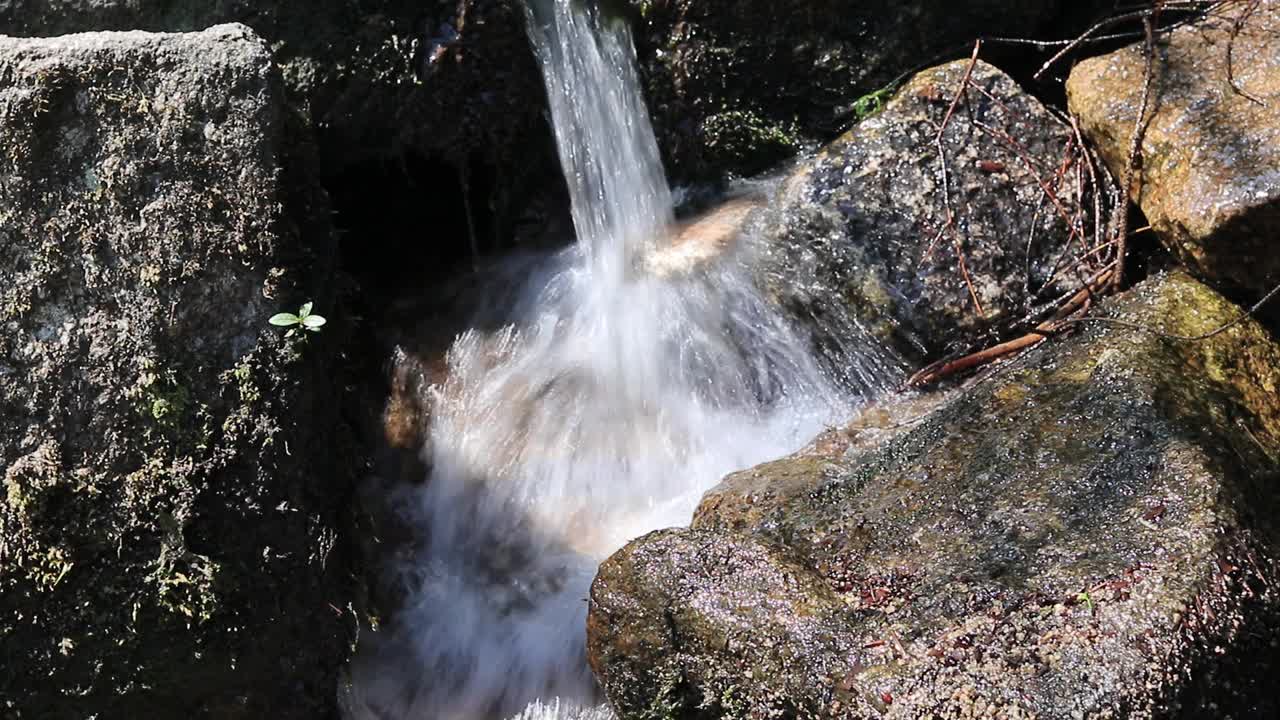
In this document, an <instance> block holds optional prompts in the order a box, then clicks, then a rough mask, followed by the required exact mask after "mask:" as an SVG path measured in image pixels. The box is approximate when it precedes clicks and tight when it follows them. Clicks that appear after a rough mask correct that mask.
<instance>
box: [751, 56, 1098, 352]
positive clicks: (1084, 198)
mask: <svg viewBox="0 0 1280 720" xmlns="http://www.w3.org/2000/svg"><path fill="white" fill-rule="evenodd" d="M969 69H970V63H969V62H968V61H957V62H953V63H949V64H946V65H942V66H939V67H937V68H933V69H930V70H927V71H925V72H922V73H920V74H918V75H916V76H915V77H914V78H912V79H911V80H910V81H909V82H908V83H907V84H906V85H905V86H904V87H903V88H902V89H901V90H900V91H899V92H898V93H897V95H896V96H894V98H893V99H892V100H891V101H890V102H889V103H888V105H887V106H886V107H885V109H884V110H883V111H882V112H880V113H879V114H876V115H874V116H872V117H870V118H868V119H866V120H864V121H862V122H861V123H859V124H858V125H857V126H856V127H854V129H853V130H851V131H849V132H848V133H846V134H845V135H843V136H841V137H840V138H839V139H837V140H836V141H834V142H833V143H831V144H830V145H828V146H827V147H826V148H824V149H823V150H822V151H821V152H819V153H818V154H817V155H815V156H814V157H812V158H809V159H806V160H802V161H801V162H800V163H799V164H798V166H797V167H796V169H795V170H794V171H793V172H792V174H791V176H790V177H788V178H787V179H786V180H785V181H784V182H783V183H782V186H781V190H780V191H779V193H778V195H777V197H776V198H775V201H774V208H773V209H772V211H771V216H770V217H769V218H768V219H767V220H765V221H763V225H762V229H761V231H760V236H761V238H762V239H763V242H764V244H765V247H766V249H765V259H764V260H763V262H762V264H761V269H760V271H759V273H760V276H761V282H762V283H763V284H764V285H765V286H766V287H767V288H768V289H769V290H770V291H771V292H772V294H773V295H774V296H775V298H776V299H777V300H778V302H779V303H780V304H781V305H783V306H784V307H786V308H788V309H789V310H791V311H792V312H793V313H794V314H795V315H796V316H797V317H799V318H800V319H801V320H802V321H803V322H806V323H808V324H810V325H813V326H814V327H816V328H817V330H818V338H819V340H818V342H819V344H820V345H821V346H822V347H823V348H824V350H826V351H827V352H831V348H835V347H838V346H839V345H840V343H841V337H849V336H851V331H850V329H849V328H851V327H853V326H858V327H861V328H865V329H866V330H867V331H869V332H870V333H871V334H872V335H873V336H875V337H876V338H878V339H879V340H880V341H881V342H883V343H885V344H886V345H888V346H889V347H892V348H893V349H895V350H896V351H897V352H898V353H900V354H901V355H902V356H903V357H905V358H907V359H908V360H910V361H912V362H913V363H917V364H919V363H923V362H924V361H927V360H933V359H937V358H939V357H941V356H944V355H946V354H949V353H956V352H961V351H964V350H966V349H974V348H975V346H979V345H983V344H989V343H991V342H994V341H995V340H997V339H999V338H1001V337H1003V336H1006V335H1008V334H1009V333H1010V332H1011V331H1013V330H1016V329H1018V328H1020V327H1022V326H1024V325H1025V324H1026V322H1027V318H1029V317H1036V316H1037V315H1038V314H1042V313H1043V312H1044V311H1045V309H1046V308H1049V307H1052V305H1054V304H1055V303H1056V302H1057V301H1058V300H1059V299H1060V298H1061V297H1062V296H1063V295H1064V294H1066V293H1069V292H1072V291H1073V290H1074V289H1076V288H1079V287H1080V285H1081V283H1082V281H1083V280H1085V279H1087V278H1088V277H1090V276H1091V275H1094V274H1095V273H1096V272H1097V271H1098V269H1099V268H1100V267H1102V266H1103V264H1104V263H1103V261H1104V260H1105V259H1106V255H1105V252H1095V253H1089V252H1086V251H1085V250H1083V248H1086V247H1092V246H1093V245H1095V244H1096V243H1098V241H1099V237H1100V236H1101V235H1102V233H1101V232H1100V223H1099V222H1097V221H1098V220H1100V218H1098V217H1097V215H1099V213H1098V210H1101V211H1102V214H1105V213H1106V211H1107V203H1106V193H1105V187H1106V186H1107V183H1108V180H1107V177H1106V176H1105V174H1103V173H1104V171H1103V170H1101V169H1100V168H1092V166H1091V164H1090V163H1091V157H1090V156H1089V155H1087V154H1085V153H1081V152H1079V149H1078V144H1077V143H1076V140H1075V138H1074V134H1073V132H1072V130H1071V128H1070V127H1069V126H1068V125H1066V124H1065V123H1064V122H1062V121H1061V120H1059V119H1058V118H1057V117H1055V116H1054V115H1053V114H1051V113H1050V111H1049V110H1047V109H1046V108H1045V107H1044V106H1043V105H1041V103H1040V102H1039V101H1038V100H1036V99H1035V98H1033V97H1032V96H1030V95H1028V94H1027V93H1025V92H1023V90H1022V89H1021V88H1019V87H1018V85H1017V84H1016V83H1015V82H1014V81H1013V80H1012V79H1011V78H1009V77H1008V76H1007V75H1005V74H1004V73H1002V72H1000V71H999V70H997V69H995V68H994V67H992V66H990V65H988V64H986V63H985V62H981V61H979V62H978V63H977V64H976V65H974V66H973V67H972V72H971V73H969V72H968V71H969ZM966 77H968V81H969V83H968V85H967V86H966V83H965V79H966ZM966 87H967V89H965V88H966ZM962 90H963V92H962ZM957 99H958V102H957ZM939 129H942V130H943V132H942V133H941V136H940V137H939ZM1093 187H1096V188H1098V189H1099V191H1098V192H1093V190H1092V188H1093ZM1095 197H1096V198H1097V199H1098V200H1099V202H1100V204H1099V205H1098V206H1096V207H1095V205H1094V204H1093V201H1094V198H1095ZM833 354H834V356H836V357H838V356H839V353H838V352H835V353H833ZM837 362H839V361H838V360H837Z"/></svg>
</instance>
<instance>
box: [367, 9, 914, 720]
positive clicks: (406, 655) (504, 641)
mask: <svg viewBox="0 0 1280 720" xmlns="http://www.w3.org/2000/svg"><path fill="white" fill-rule="evenodd" d="M527 15H528V27H529V37H530V40H531V43H532V45H533V48H534V50H535V52H536V54H537V57H538V59H539V61H540V64H541V67H542V72H543V75H544V79H545V82H546V88H547V96H548V99H549V103H550V112H551V119H552V121H553V126H554V130H555V135H556V143H557V149H558V152H559V156H560V160H561V164H562V166H563V170H564V175H565V178H566V180H567V183H568V187H569V189H570V196H571V201H572V215H573V221H574V228H575V235H576V243H574V244H573V245H572V246H570V247H569V248H567V249H565V250H563V251H560V252H557V253H552V254H548V255H545V256H542V257H539V258H536V259H535V260H533V261H529V260H525V261H523V263H524V264H522V265H519V266H518V267H516V268H514V269H513V270H511V271H510V272H507V273H505V274H502V277H503V278H504V279H503V280H502V282H503V283H511V284H514V287H510V286H504V287H502V288H495V292H497V291H499V290H500V291H501V292H502V293H510V296H511V297H514V298H515V300H514V301H513V302H511V303H508V304H506V306H505V307H502V308H501V309H500V311H499V312H498V313H497V315H496V316H491V317H484V318H477V320H476V322H475V324H474V325H473V328H474V329H472V330H469V331H467V332H464V333H462V334H461V335H459V336H458V337H457V338H456V340H455V341H454V343H453V345H452V347H451V348H450V350H449V351H448V355H447V359H446V365H447V370H446V374H445V379H444V380H443V381H441V382H439V383H437V384H435V385H434V386H432V387H431V389H430V391H429V397H428V398H426V404H427V405H428V406H429V407H430V412H431V419H430V427H429V431H428V437H427V438H426V440H425V443H424V449H423V458H424V461H425V464H426V466H427V467H428V468H430V471H429V473H430V474H429V477H428V478H427V479H426V482H424V483H422V484H419V485H415V486H413V487H410V488H405V489H403V491H402V492H400V493H399V494H398V495H396V496H395V497H394V499H393V502H394V503H395V505H396V508H395V509H396V512H397V513H398V514H399V515H400V516H401V517H403V518H404V519H405V521H406V523H408V524H409V525H410V526H412V527H414V528H417V529H418V531H419V532H420V533H421V535H420V537H419V538H418V540H417V542H416V543H415V544H414V546H413V551H412V552H410V553H408V554H407V555H406V556H405V557H404V558H402V560H401V561H400V562H399V563H398V564H397V566H396V567H395V568H394V572H395V574H396V582H397V583H398V584H399V586H400V587H402V588H403V593H404V597H406V598H407V600H406V603H405V606H404V607H403V608H401V609H400V610H399V611H398V613H397V614H396V615H395V617H394V618H393V619H392V620H391V621H390V622H389V623H387V624H386V625H385V626H384V627H383V628H381V629H380V631H379V632H377V633H366V637H365V638H364V639H363V642H362V646H361V649H360V654H359V657H358V658H357V660H356V662H355V663H354V665H353V668H352V683H351V685H352V687H351V689H350V692H349V697H346V698H344V704H345V706H346V712H347V715H348V717H350V718H352V719H353V720H372V719H374V718H377V719H379V720H383V719H387V720H390V719H395V720H400V719H408V718H413V719H417V718H423V719H433V720H434V719H439V720H475V719H476V718H521V719H522V720H533V719H534V718H571V717H576V718H582V719H583V720H589V719H592V718H605V717H610V716H611V715H610V713H609V711H608V710H607V709H606V708H604V707H603V706H601V705H600V703H602V702H603V700H602V698H601V696H600V693H599V691H598V689H597V688H596V686H595V683H594V680H593V678H592V676H591V673H590V671H589V669H588V667H587V664H586V658H585V651H584V637H585V617H586V613H587V602H586V598H587V595H588V591H589V587H590V584H591V581H592V578H593V576H594V574H595V570H596V567H597V566H598V565H599V563H600V562H601V561H602V560H603V559H605V558H606V557H608V556H609V555H610V554H611V553H612V552H614V551H616V550H617V549H618V548H620V547H621V546H622V545H624V544H625V543H626V542H628V541H629V540H631V539H633V538H635V537H638V536H640V535H643V534H644V533H646V532H649V531H651V530H654V529H658V528H663V527H669V526H673V525H682V524H686V523H688V521H689V519H690V516H691V513H692V511H693V509H694V508H695V507H696V505H697V503H698V501H699V499H700V498H701V496H702V494H703V493H704V492H705V491H706V490H707V489H708V488H710V487H711V486H713V485H714V484H715V483H717V482H718V481H719V480H720V479H721V478H722V477H723V476H724V475H725V474H727V473H729V472H732V471H734V470H738V469H741V468H745V467H749V466H751V465H754V464H757V463H760V462H762V461H765V460H769V459H772V458H775V457H778V456H780V455H783V454H786V453H788V452H791V451H794V450H795V449H797V448H798V447H800V446H802V445H803V444H804V443H805V442H807V441H808V440H810V439H811V438H812V437H813V436H814V435H816V434H817V433H819V432H820V431H822V430H823V429H824V428H825V427H827V426H829V425H831V424H834V423H837V422H839V421H840V420H842V419H843V418H846V417H848V416H849V414H850V413H851V410H852V408H853V407H854V406H856V405H857V404H858V403H859V402H861V401H862V400H863V399H864V398H865V397H867V396H869V395H870V394H872V393H873V392H875V391H877V390H878V389H879V388H880V386H881V385H882V384H883V383H884V382H887V381H888V376H889V375H890V370H889V369H888V368H887V367H886V370H885V373H884V375H885V377H883V378H877V377H864V378H862V379H861V380H860V381H859V382H855V383H849V382H847V381H842V382H839V383H837V382H836V381H834V380H833V379H831V378H830V377H829V373H827V372H825V371H824V370H823V368H822V367H821V366H820V364H819V363H818V362H817V361H816V360H815V358H814V357H813V356H812V353H811V350H810V344H811V343H810V342H809V340H808V338H807V337H805V336H804V335H803V333H802V332H800V331H799V330H797V329H796V328H794V327H792V325H791V323H790V322H789V321H788V320H787V319H786V318H785V317H784V316H783V315H782V314H781V313H780V311H779V310H778V309H777V308H776V307H775V306H773V305H772V304H770V302H769V301H768V300H767V299H766V298H765V297H763V296H762V295H761V293H760V292H759V290H758V289H757V287H756V284H755V282H754V281H753V278H752V275H751V273H750V266H751V262H750V261H751V256H752V252H754V250H753V249H752V245H751V243H749V242H746V240H745V239H740V240H739V241H738V242H737V243H736V244H735V245H733V246H732V247H728V248H725V249H723V250H719V251H717V252H714V253H702V254H699V253H690V254H688V255H689V257H695V258H696V257H703V256H705V255H708V254H710V255H714V257H711V258H710V259H709V260H705V261H696V260H692V259H691V260H688V261H687V262H684V263H683V264H681V262H679V261H678V260H679V258H680V257H684V255H682V254H680V253H676V254H675V257H676V258H677V261H675V262H674V266H673V261H672V260H671V259H670V257H666V260H665V261H664V262H662V263H657V262H655V258H658V257H663V256H664V253H666V254H667V255H668V256H669V255H670V252H669V251H670V249H671V243H672V242H673V237H674V233H673V230H672V228H673V227H675V215H674V211H673V201H672V193H671V191H670V189H669V187H668V185H667V181H666V178H665V175H664V172H663V168H662V165H661V162H660V159H659V152H658V147H657V143H656V141H655V139H654V134H653V130H652V128H651V126H650V123H649V119H648V116H647V113H646V110H645V107H644V102H643V98H642V95H641V92H640V83H639V79H638V77H637V70H636V63H635V50H634V48H633V46H632V41H631V36H630V31H629V29H628V27H627V26H626V24H625V23H624V22H623V21H621V20H616V19H612V18H609V17H606V16H605V15H604V14H603V13H601V12H600V11H598V10H597V9H596V8H595V7H593V6H592V5H590V4H586V3H583V2H580V1H578V0H530V5H529V6H528V8H527ZM694 240H695V241H696V238H695V239H694ZM513 262H515V261H513ZM657 266H661V267H663V268H664V271H663V272H654V271H653V268H654V267H657ZM865 352H866V353H867V354H868V355H874V354H875V353H876V352H877V351H876V350H875V349H872V348H867V349H866V350H865ZM872 364H874V363H872ZM851 385H853V386H851Z"/></svg>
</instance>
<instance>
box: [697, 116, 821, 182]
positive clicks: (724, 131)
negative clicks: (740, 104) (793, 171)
mask: <svg viewBox="0 0 1280 720" xmlns="http://www.w3.org/2000/svg"><path fill="white" fill-rule="evenodd" d="M700 135H701V137H702V140H703V143H704V146H705V150H706V152H707V154H708V156H709V157H711V158H714V162H715V163H717V164H722V165H725V166H729V167H735V168H740V171H741V172H743V173H744V174H748V175H749V174H752V173H754V172H759V171H762V170H764V169H766V168H768V167H771V166H773V165H776V164H777V163H778V162H781V161H782V160H784V159H786V158H788V157H790V156H792V155H794V154H795V153H797V152H799V150H800V149H801V146H802V145H803V141H802V140H801V139H800V136H799V132H798V130H797V129H796V126H795V124H794V123H781V122H775V121H770V120H767V119H765V118H763V117H761V116H760V115H758V114H756V113H755V112H752V111H750V110H726V111H723V112H719V113H716V114H714V115H710V116H708V117H707V118H706V119H705V120H703V121H702V126H701V132H700Z"/></svg>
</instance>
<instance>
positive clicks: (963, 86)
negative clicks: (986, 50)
mask: <svg viewBox="0 0 1280 720" xmlns="http://www.w3.org/2000/svg"><path fill="white" fill-rule="evenodd" d="M981 49H982V40H977V41H975V42H974V43H973V55H972V56H971V57H970V58H969V65H968V66H967V67H966V68H965V69H964V77H963V78H962V79H961V80H960V88H959V89H958V90H956V96H955V97H953V98H951V104H950V105H948V106H947V113H946V114H945V115H943V116H942V124H941V125H939V126H938V134H937V135H936V136H935V137H934V142H942V134H943V133H944V132H946V131H947V123H949V122H951V116H952V115H953V114H955V111H956V106H957V105H959V104H960V99H961V98H963V97H964V94H965V91H966V90H968V89H969V80H970V79H971V78H972V77H973V69H974V68H975V67H977V65H978V51H980V50H981Z"/></svg>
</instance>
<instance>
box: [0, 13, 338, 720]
mask: <svg viewBox="0 0 1280 720" xmlns="http://www.w3.org/2000/svg"><path fill="white" fill-rule="evenodd" d="M10 7H12V3H5V4H4V8H6V9H8V8H10ZM284 106H285V102H284V97H283V91H282V82H281V79H280V77H279V75H278V71H277V70H276V69H275V67H274V65H273V64H272V58H271V53H270V50H269V49H268V47H267V44H266V43H265V42H264V41H263V40H261V39H260V38H258V37H257V36H255V35H254V34H253V33H252V31H250V30H249V29H248V28H246V27H244V26H242V25H228V26H219V27H215V28H212V29H210V30H208V31H206V32H202V33H197V34H184V35H159V34H148V33H138V32H132V33H92V34H84V35H69V36H65V37H61V38H55V39H13V38H0V326H2V327H3V328H4V332H3V333H0V480H2V481H3V485H4V494H3V495H0V666H3V668H4V672H3V673H0V714H3V715H4V716H5V717H6V718H35V717H90V716H93V717H143V716H145V717H179V716H184V715H191V714H195V715H199V716H213V717H221V718H241V717H243V718H261V717H281V718H302V717H306V718H314V717H320V716H327V715H328V714H329V713H331V712H332V711H333V706H334V696H335V687H336V678H337V672H338V667H339V666H340V665H341V663H342V662H343V661H344V660H345V658H346V656H347V654H348V652H349V644H350V638H349V635H350V633H351V632H352V631H353V630H354V625H355V622H356V620H355V617H354V611H353V610H352V607H353V605H352V603H353V601H354V594H353V592H354V588H352V587H351V585H350V578H351V577H353V575H352V570H351V567H350V566H349V565H348V562H347V558H346V551H345V549H344V548H343V547H342V546H340V545H338V544H337V542H336V537H337V531H338V528H339V527H340V525H341V524H342V523H343V522H344V521H345V505H346V502H347V499H348V496H349V493H350V487H349V486H350V477H351V473H350V468H348V467H347V465H348V461H347V460H346V459H345V458H346V456H347V451H346V449H344V446H345V445H347V444H349V441H348V440H347V439H346V437H347V436H346V434H345V430H344V429H343V426H342V424H341V422H340V421H339V417H338V413H337V397H336V392H337V391H338V390H337V388H338V387H340V386H339V385H337V384H335V383H333V382H332V376H333V374H334V373H333V360H334V356H335V355H336V349H337V347H338V341H339V340H340V337H339V335H340V334H341V333H342V327H343V325H344V322H343V318H342V317H341V311H340V310H339V309H337V308H334V307H333V306H332V303H333V297H334V295H335V292H334V288H333V287H332V284H333V283H332V279H333V271H332V267H331V264H330V263H331V257H332V256H333V255H334V253H335V247H334V240H333V237H332V234H331V232H330V228H329V225H328V215H329V211H328V207H327V205H326V204H325V200H324V195H323V192H321V191H320V190H319V189H318V188H316V187H315V185H314V184H313V181H312V180H311V179H310V178H311V177H313V175H312V173H313V172H314V170H313V167H312V164H313V163H314V159H313V158H311V157H309V155H308V151H307V148H305V147H301V146H295V145H293V144H292V143H291V142H287V141H286V127H287V124H288V123H289V122H290V119H289V118H288V116H287V113H286V112H285V111H284ZM308 300H314V301H315V303H316V304H315V310H316V312H317V313H319V314H322V315H327V316H328V317H329V320H330V324H329V325H328V326H327V327H326V328H325V329H324V331H323V332H321V333H315V334H311V336H310V337H309V338H308V339H307V341H306V342H305V343H303V342H300V341H294V340H289V339H286V338H285V337H284V332H283V331H282V330H281V329H280V328H275V327H272V326H270V325H268V323H267V318H269V317H271V316H272V315H273V314H274V313H276V312H279V311H282V310H293V309H296V308H297V307H298V306H299V305H301V304H302V303H303V302H306V301H308Z"/></svg>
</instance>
